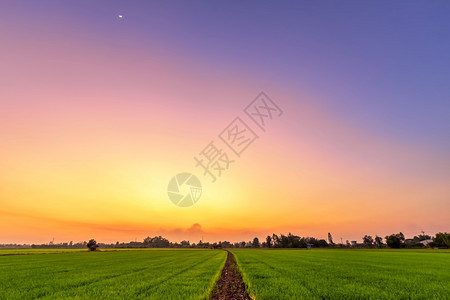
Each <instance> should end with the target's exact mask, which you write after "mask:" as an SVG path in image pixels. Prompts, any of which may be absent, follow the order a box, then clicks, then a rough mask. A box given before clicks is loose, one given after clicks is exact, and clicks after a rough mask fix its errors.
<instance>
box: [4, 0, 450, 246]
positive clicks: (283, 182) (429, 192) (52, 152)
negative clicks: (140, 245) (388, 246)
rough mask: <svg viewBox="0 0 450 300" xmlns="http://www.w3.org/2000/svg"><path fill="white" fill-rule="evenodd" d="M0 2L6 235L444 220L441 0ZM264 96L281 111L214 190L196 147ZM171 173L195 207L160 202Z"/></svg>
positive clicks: (335, 229)
mask: <svg viewBox="0 0 450 300" xmlns="http://www.w3.org/2000/svg"><path fill="white" fill-rule="evenodd" d="M0 14H1V16H0V66H1V68H0V243H15V242H17V243H24V242H27V243H38V242H39V243H42V242H48V241H50V240H51V239H53V238H55V242H62V241H70V240H73V241H83V240H87V239H89V238H92V237H94V238H96V239H97V240H98V241H101V242H115V241H130V240H134V239H137V240H142V239H143V238H144V237H146V236H148V235H156V234H162V235H164V236H166V237H168V238H169V239H171V240H173V241H178V240H181V239H190V240H191V241H193V242H197V241H198V240H199V239H201V238H202V237H203V239H204V240H206V241H214V240H224V239H227V240H230V241H240V240H249V239H251V238H253V237H254V236H255V235H256V236H259V237H260V238H264V236H265V235H267V234H271V233H272V232H275V233H287V232H293V233H295V234H298V235H300V236H305V235H306V236H316V237H320V238H325V237H326V235H327V232H331V233H332V234H333V236H334V237H335V240H338V241H339V240H340V238H341V237H342V238H343V240H344V241H345V240H347V239H348V240H361V237H362V236H363V235H365V234H371V235H375V234H378V235H382V236H384V235H386V234H390V233H394V232H399V231H402V232H403V233H405V235H407V236H412V235H417V234H419V233H420V231H421V230H424V231H425V232H426V233H428V234H434V233H436V232H438V231H449V230H450V219H449V217H448V212H449V211H450V184H449V183H450V18H449V17H448V16H449V14H450V3H449V2H448V1H426V2H425V1H376V2H368V1H363V2H361V1H339V3H338V2H336V1H320V2H317V1H282V2H276V1H222V2H219V1H214V2H211V1H178V2H175V1H110V0H108V1H91V0H90V1H44V0H43V1H31V0H30V1H17V0H15V1H12V0H6V1H5V0H4V1H2V2H1V3H0ZM119 14H121V15H123V18H119V17H118V15H119ZM260 91H265V92H266V93H267V94H268V95H269V96H270V97H271V98H272V99H273V100H274V101H275V102H276V103H277V104H278V105H279V106H280V107H281V108H282V110H283V111H284V114H283V115H282V116H281V117H280V118H278V119H275V120H273V122H272V123H270V125H269V126H268V128H267V131H266V132H265V133H263V132H262V131H260V130H259V129H258V128H257V127H254V129H255V131H256V132H257V133H258V135H259V136H260V138H259V139H257V140H256V141H255V142H254V144H252V145H251V146H250V147H249V148H248V149H247V150H246V151H245V152H244V154H243V155H242V157H240V158H237V159H236V162H235V163H234V164H232V165H231V166H230V169H229V170H227V171H226V172H225V173H223V174H222V177H221V178H219V179H218V180H217V182H215V183H211V182H210V180H209V178H208V177H203V175H202V172H201V170H200V169H198V168H195V161H194V160H193V157H194V156H195V155H197V154H198V153H199V152H200V151H201V150H202V149H203V148H204V147H205V146H206V145H207V144H208V143H209V142H210V141H211V140H218V139H217V135H218V134H219V133H220V132H221V131H222V130H223V129H224V128H225V127H226V126H227V125H228V124H229V123H230V122H231V120H233V119H234V118H235V117H236V116H241V117H243V118H244V116H245V115H244V113H243V108H244V107H245V106H246V105H247V104H248V103H249V102H250V101H252V100H253V99H254V98H255V97H256V95H257V94H258V93H259V92H260ZM247 121H248V120H247ZM250 122H251V121H249V123H248V124H249V125H252V126H254V124H252V123H250ZM258 130H259V131H258ZM224 147H225V146H224ZM230 155H231V154H230ZM180 172H192V173H194V174H196V175H197V176H198V177H199V179H200V180H201V181H202V185H203V195H202V197H201V199H200V200H199V202H198V203H196V204H195V205H194V206H192V207H189V208H180V207H177V206H175V205H174V204H173V203H172V202H171V201H170V200H169V198H168V196H167V192H166V189H167V184H168V182H169V180H170V178H171V177H172V176H174V175H175V174H177V173H180Z"/></svg>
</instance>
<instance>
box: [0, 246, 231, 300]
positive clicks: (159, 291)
mask: <svg viewBox="0 0 450 300" xmlns="http://www.w3.org/2000/svg"><path fill="white" fill-rule="evenodd" d="M44 250H45V249H44ZM58 251H59V252H61V250H56V249H55V250H53V251H50V253H51V252H56V253H54V254H48V252H49V251H39V250H31V251H30V250H15V254H26V253H28V254H30V253H31V254H30V255H1V254H2V253H3V254H7V253H8V252H9V254H12V253H11V252H14V251H11V250H1V251H0V299H29V298H37V297H43V298H53V299H54V298H68V297H73V298H96V299H99V298H104V299H110V298H122V299H124V298H127V299H132V298H152V299H200V298H207V297H208V295H209V293H210V291H211V289H212V287H213V285H214V282H215V281H216V279H217V278H218V276H219V275H220V269H221V267H222V266H223V264H224V262H225V258H226V253H225V251H212V250H143V251H134V250H133V251H102V252H88V251H86V250H82V251H83V252H79V251H75V252H74V250H69V251H65V253H57V252H58ZM62 251H64V250H62ZM43 253H44V254H43ZM45 253H47V254H45Z"/></svg>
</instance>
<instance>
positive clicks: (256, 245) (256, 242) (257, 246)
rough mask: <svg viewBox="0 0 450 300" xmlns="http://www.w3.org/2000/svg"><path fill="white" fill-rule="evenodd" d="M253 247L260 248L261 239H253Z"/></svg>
mask: <svg viewBox="0 0 450 300" xmlns="http://www.w3.org/2000/svg"><path fill="white" fill-rule="evenodd" d="M252 247H253V248H259V239H258V238H257V237H255V238H254V239H253V242H252Z"/></svg>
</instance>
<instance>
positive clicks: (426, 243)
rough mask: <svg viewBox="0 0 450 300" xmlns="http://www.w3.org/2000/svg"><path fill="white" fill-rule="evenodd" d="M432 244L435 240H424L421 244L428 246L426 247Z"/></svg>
mask: <svg viewBox="0 0 450 300" xmlns="http://www.w3.org/2000/svg"><path fill="white" fill-rule="evenodd" d="M432 242H433V240H423V241H420V242H419V243H421V244H422V245H424V246H426V245H428V244H429V243H432Z"/></svg>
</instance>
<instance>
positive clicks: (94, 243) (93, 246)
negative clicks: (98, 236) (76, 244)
mask: <svg viewBox="0 0 450 300" xmlns="http://www.w3.org/2000/svg"><path fill="white" fill-rule="evenodd" d="M86 246H87V247H88V248H89V250H91V251H95V250H97V248H98V245H97V241H96V240H94V239H91V240H89V242H88V243H87V244H86Z"/></svg>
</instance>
